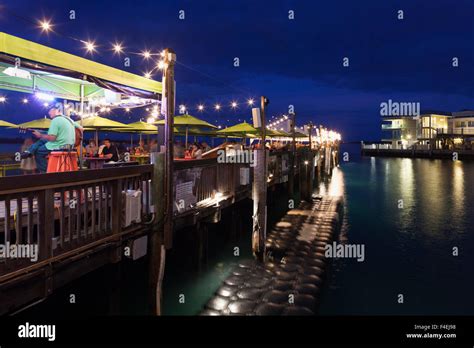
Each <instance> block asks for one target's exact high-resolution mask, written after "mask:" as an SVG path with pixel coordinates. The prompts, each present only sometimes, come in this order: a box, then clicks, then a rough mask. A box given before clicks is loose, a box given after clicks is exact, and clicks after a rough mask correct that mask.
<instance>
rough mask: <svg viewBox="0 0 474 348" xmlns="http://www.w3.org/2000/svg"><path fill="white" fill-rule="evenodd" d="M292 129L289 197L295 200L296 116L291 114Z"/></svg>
mask: <svg viewBox="0 0 474 348" xmlns="http://www.w3.org/2000/svg"><path fill="white" fill-rule="evenodd" d="M290 120H291V121H290V122H291V123H290V128H291V137H292V140H291V153H290V156H289V162H290V163H289V173H288V195H289V196H290V199H293V200H295V166H296V133H295V125H296V123H295V122H296V114H295V113H291V114H290Z"/></svg>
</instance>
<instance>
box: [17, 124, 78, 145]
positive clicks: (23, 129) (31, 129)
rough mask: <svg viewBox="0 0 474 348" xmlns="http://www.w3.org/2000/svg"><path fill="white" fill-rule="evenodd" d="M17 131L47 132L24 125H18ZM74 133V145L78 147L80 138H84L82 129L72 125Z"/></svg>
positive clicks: (22, 132) (21, 132)
mask: <svg viewBox="0 0 474 348" xmlns="http://www.w3.org/2000/svg"><path fill="white" fill-rule="evenodd" d="M18 131H19V133H20V134H24V133H26V132H34V131H36V132H38V133H41V134H47V132H45V131H42V130H39V129H34V128H25V127H18ZM74 133H75V136H76V137H75V138H76V141H75V142H74V147H78V146H79V145H81V144H82V140H83V138H84V133H83V131H82V129H80V128H77V127H76V126H74Z"/></svg>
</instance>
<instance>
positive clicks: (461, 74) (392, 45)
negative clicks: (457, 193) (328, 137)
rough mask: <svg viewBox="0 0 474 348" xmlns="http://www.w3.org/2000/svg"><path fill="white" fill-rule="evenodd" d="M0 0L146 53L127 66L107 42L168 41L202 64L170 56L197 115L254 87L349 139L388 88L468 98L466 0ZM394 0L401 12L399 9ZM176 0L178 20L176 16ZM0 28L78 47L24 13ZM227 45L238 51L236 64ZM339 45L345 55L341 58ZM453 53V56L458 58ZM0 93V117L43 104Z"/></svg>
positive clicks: (227, 115) (238, 115)
mask: <svg viewBox="0 0 474 348" xmlns="http://www.w3.org/2000/svg"><path fill="white" fill-rule="evenodd" d="M0 3H1V4H3V6H5V7H7V8H8V9H9V10H10V11H12V12H15V13H17V14H21V15H23V16H25V17H29V18H31V19H35V20H36V19H41V18H43V17H45V18H50V19H51V20H52V23H53V24H55V27H54V28H55V30H57V31H59V32H61V33H63V34H65V35H71V36H74V37H77V38H81V39H93V40H95V41H96V43H97V44H98V45H100V47H98V53H96V54H94V56H93V59H94V60H97V61H99V62H102V63H105V64H108V65H112V66H115V67H117V68H121V69H124V70H128V71H131V72H134V73H139V74H142V73H143V72H144V71H147V70H149V69H150V67H151V64H148V63H146V62H144V61H143V60H142V58H140V57H139V56H133V55H132V56H130V57H131V59H132V62H131V63H132V66H131V67H130V68H125V67H124V66H123V60H122V59H120V58H119V57H117V56H114V55H113V53H112V52H111V51H110V46H111V43H112V42H114V41H116V40H118V41H123V42H124V45H125V46H126V49H127V50H129V51H135V52H136V51H141V50H143V49H145V48H149V49H152V50H155V51H157V50H160V49H162V48H164V47H171V48H173V49H174V50H175V51H176V53H177V55H178V60H179V61H180V62H181V63H183V64H185V65H186V66H189V67H192V69H195V70H198V71H200V72H201V73H196V72H195V71H194V70H192V69H189V68H185V67H183V66H180V65H178V66H177V69H176V80H177V90H178V91H177V103H178V104H180V103H184V104H185V105H187V106H188V107H189V108H190V109H191V110H190V113H191V114H196V115H198V116H199V114H198V112H197V111H194V110H193V108H194V109H195V108H196V105H197V104H198V103H199V102H203V103H204V104H205V105H206V106H207V107H208V109H207V111H206V112H204V113H203V115H202V117H203V118H205V119H207V120H208V121H210V122H213V123H216V120H218V122H217V123H218V124H222V125H225V124H226V123H228V124H229V125H231V124H235V123H237V122H239V119H243V118H245V119H247V120H248V119H249V117H250V108H249V107H241V108H240V109H239V110H237V111H232V110H230V108H229V107H228V105H229V104H230V102H231V101H232V100H234V99H235V100H238V101H240V102H241V103H243V102H244V101H245V100H246V99H247V98H249V97H253V98H257V97H258V96H259V95H261V94H264V95H267V96H268V97H269V98H270V100H271V104H270V107H269V113H270V115H281V114H283V113H287V112H288V105H290V104H292V105H295V108H296V112H297V117H298V120H299V122H298V123H300V124H302V123H304V122H308V121H309V120H312V121H313V122H314V123H323V124H325V125H327V126H329V127H332V128H336V129H338V130H339V131H340V132H341V133H342V135H343V138H344V140H348V141H352V140H360V139H368V140H376V139H379V138H380V135H381V134H380V114H379V110H380V103H381V102H383V101H387V100H388V99H392V100H394V101H403V102H411V101H414V102H420V103H421V109H422V110H423V109H425V110H426V109H430V110H431V109H435V110H444V111H457V110H460V109H469V108H473V107H474V103H473V102H472V101H471V98H472V95H473V92H474V85H473V78H472V77H473V76H474V75H473V72H474V45H473V38H474V35H473V34H474V25H473V21H472V18H473V15H474V2H473V1H472V0H457V1H452V0H436V1H426V0H424V1H421V0H398V1H395V0H389V1H388V0H387V1H380V0H374V1H372V0H370V1H353V0H349V1H341V0H333V1H324V2H323V1H302V0H299V1H281V0H280V1H255V0H254V1H250V0H234V1H203V0H200V1H197V0H188V1H171V0H168V1H160V0H155V1H140V0H136V1H117V0H115V1H109V0H101V1H84V0H80V1H76V0H62V1H59V0H50V1H38V0H36V1H32V0H30V1H27V0H15V1H1V0H0ZM399 9H401V10H403V11H404V17H405V18H404V20H398V19H397V11H398V10H399ZM70 10H75V11H76V19H75V20H70V19H69V17H68V16H69V11H70ZM179 10H184V11H185V16H186V17H185V20H180V19H179V18H178V11H179ZM289 10H294V11H295V19H294V20H289V19H288V11H289ZM0 31H4V32H7V33H9V34H13V35H16V36H20V37H23V38H26V39H30V40H33V41H36V42H39V43H43V44H46V45H49V46H52V47H54V48H58V49H61V50H64V51H67V52H70V53H73V54H77V55H81V56H87V55H86V53H85V52H84V50H83V48H82V46H81V45H80V43H78V42H75V41H73V40H71V39H68V38H65V37H62V36H59V35H55V34H49V35H44V34H40V30H38V29H37V28H35V26H34V25H33V24H28V23H25V22H22V21H20V20H18V19H15V18H12V17H11V16H9V15H8V14H6V13H4V12H3V13H2V12H1V11H0ZM234 57H239V59H240V67H238V68H236V67H234V66H233V59H234ZM343 57H349V59H350V66H349V67H348V68H344V67H343V66H342V59H343ZM452 57H459V65H460V66H459V67H458V68H453V67H452V65H451V61H452ZM122 58H123V57H122ZM202 73H203V74H207V75H210V76H212V77H213V78H212V79H211V78H209V77H207V76H205V75H203V74H202ZM155 77H157V78H159V75H158V74H157V75H155ZM4 94H5V93H4ZM10 95H11V96H12V98H10ZM10 95H8V98H9V102H8V103H7V104H6V105H3V106H0V119H5V120H8V121H12V122H19V120H22V121H23V120H25V121H26V120H30V119H33V118H38V117H41V116H42V115H44V110H41V107H40V106H39V105H35V107H33V106H32V105H30V106H28V107H25V106H22V105H20V104H19V102H14V101H12V100H13V99H15V100H20V98H21V96H20V95H18V94H16V96H13V94H10ZM216 102H219V103H221V104H222V105H225V106H226V107H225V108H224V109H223V110H222V111H220V112H219V113H214V112H212V111H211V110H209V109H210V106H211V105H213V104H214V103H216ZM136 117H137V118H138V115H137V116H136ZM127 118H128V117H127ZM117 120H120V121H124V122H129V121H132V120H128V119H123V117H122V118H121V117H118V116H117ZM227 120H229V122H227Z"/></svg>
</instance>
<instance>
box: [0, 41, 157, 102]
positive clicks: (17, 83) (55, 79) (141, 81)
mask: <svg viewBox="0 0 474 348" xmlns="http://www.w3.org/2000/svg"><path fill="white" fill-rule="evenodd" d="M81 86H83V87H81ZM0 88H3V89H8V90H13V91H18V92H27V93H36V92H42V93H46V94H51V95H53V96H55V97H58V98H64V99H68V100H76V101H78V100H80V99H81V94H82V96H83V98H84V99H85V100H88V99H90V98H97V97H103V96H104V95H105V94H106V92H105V90H109V91H112V92H116V93H119V94H123V95H127V96H131V97H133V96H134V97H141V98H149V99H159V96H160V95H161V93H162V85H161V82H158V81H154V80H151V79H148V78H145V77H143V76H139V75H135V74H132V73H129V72H126V71H122V70H119V69H116V68H113V67H109V66H106V65H104V64H100V63H97V62H94V61H91V60H88V59H85V58H82V57H78V56H75V55H72V54H69V53H66V52H62V51H59V50H56V49H53V48H50V47H47V46H44V45H40V44H37V43H35V42H32V41H28V40H24V39H21V38H18V37H15V36H12V35H9V34H6V33H2V32H0ZM81 90H83V92H81Z"/></svg>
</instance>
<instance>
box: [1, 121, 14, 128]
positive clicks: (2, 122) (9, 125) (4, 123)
mask: <svg viewBox="0 0 474 348" xmlns="http://www.w3.org/2000/svg"><path fill="white" fill-rule="evenodd" d="M0 127H10V128H18V126H17V125H16V124H13V123H10V122H7V121H2V120H0Z"/></svg>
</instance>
